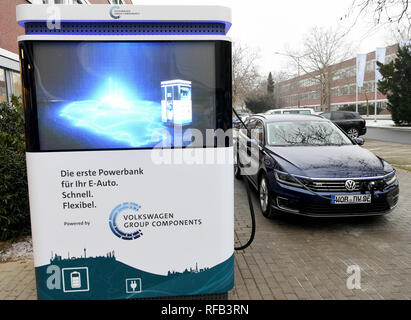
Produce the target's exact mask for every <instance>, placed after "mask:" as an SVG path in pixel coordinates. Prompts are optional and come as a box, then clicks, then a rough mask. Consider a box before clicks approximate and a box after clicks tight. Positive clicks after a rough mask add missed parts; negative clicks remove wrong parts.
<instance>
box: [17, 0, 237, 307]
mask: <svg viewBox="0 0 411 320" xmlns="http://www.w3.org/2000/svg"><path fill="white" fill-rule="evenodd" d="M17 20H18V23H19V24H20V25H21V26H23V27H24V28H25V34H24V35H23V36H20V37H19V50H20V61H21V71H22V82H23V103H24V108H25V120H26V149H27V172H28V183H29V196H30V214H31V224H32V237H33V251H34V263H35V272H36V282H37V291H38V297H39V299H128V298H148V297H171V296H190V295H203V294H222V295H224V294H226V293H227V292H228V291H229V290H231V289H232V288H233V284H234V270H233V269H234V268H233V267H234V255H233V252H234V247H233V246H234V224H233V220H234V204H233V203H234V194H233V193H234V185H233V183H234V182H233V165H232V157H233V149H232V146H230V145H218V144H216V139H213V138H212V139H206V138H204V141H202V142H201V143H199V141H198V138H199V137H200V136H204V137H205V136H206V134H207V133H209V132H210V130H214V131H215V130H219V129H221V130H223V131H224V132H226V131H227V130H229V129H231V126H232V106H231V80H232V79H231V42H230V39H229V38H228V37H227V36H226V34H227V32H228V30H229V28H230V25H231V12H230V9H228V8H225V7H218V6H216V7H213V6H131V5H124V6H110V5H82V6H75V5H55V6H48V5H20V6H18V7H17ZM173 124H174V126H173ZM221 130H220V131H221ZM194 133H196V135H195V137H194ZM199 133H201V135H199ZM194 140H196V144H195V145H194V144H193V141H194ZM213 159H214V161H213ZM218 159H225V160H224V161H218ZM194 160H195V161H194Z"/></svg>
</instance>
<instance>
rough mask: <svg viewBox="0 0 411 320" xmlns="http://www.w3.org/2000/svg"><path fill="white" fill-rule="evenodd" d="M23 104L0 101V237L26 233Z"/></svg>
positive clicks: (28, 223) (27, 226) (28, 228)
mask: <svg viewBox="0 0 411 320" xmlns="http://www.w3.org/2000/svg"><path fill="white" fill-rule="evenodd" d="M27 190H28V189H27V174H26V158H25V143H24V117H23V107H22V104H21V102H20V101H19V99H18V98H16V97H13V98H12V103H11V104H9V103H0V240H9V239H15V238H17V237H19V236H22V235H27V234H29V233H30V212H29V201H28V191H27Z"/></svg>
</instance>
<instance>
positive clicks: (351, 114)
mask: <svg viewBox="0 0 411 320" xmlns="http://www.w3.org/2000/svg"><path fill="white" fill-rule="evenodd" d="M359 117H360V115H359V114H358V113H354V112H346V113H345V119H358V118H359Z"/></svg>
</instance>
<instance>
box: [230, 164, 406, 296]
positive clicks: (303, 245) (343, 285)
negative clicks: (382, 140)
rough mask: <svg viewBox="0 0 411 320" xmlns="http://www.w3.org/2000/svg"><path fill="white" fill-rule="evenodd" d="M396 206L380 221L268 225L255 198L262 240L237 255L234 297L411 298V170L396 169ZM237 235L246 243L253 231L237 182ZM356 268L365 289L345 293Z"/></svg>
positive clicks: (242, 189) (294, 220) (298, 221)
mask: <svg viewBox="0 0 411 320" xmlns="http://www.w3.org/2000/svg"><path fill="white" fill-rule="evenodd" d="M398 175H399V180H400V184H401V195H400V200H399V205H398V207H397V208H396V209H395V210H394V211H393V212H392V213H390V214H389V215H386V216H384V217H379V218H361V219H353V218H351V219H344V220H312V219H302V218H298V217H297V218H295V217H291V216H283V217H280V218H277V219H275V220H267V219H265V218H264V217H263V216H262V215H261V212H260V210H259V207H258V203H257V196H256V194H254V195H253V199H254V206H255V208H257V209H256V220H257V234H256V238H255V241H254V243H253V244H252V246H251V248H248V249H246V250H245V251H243V252H239V253H237V254H236V267H235V276H236V286H235V289H234V290H233V291H232V292H230V294H229V297H230V299H411V232H410V231H411V212H410V211H409V209H408V208H409V207H410V205H411V198H410V197H409V195H410V192H409V191H408V190H410V188H411V172H409V171H405V170H399V171H398ZM235 199H236V206H235V209H236V235H237V238H238V239H241V240H242V243H244V242H245V241H246V240H247V237H248V235H249V228H248V227H247V226H249V225H250V219H249V213H248V205H247V197H246V193H245V186H244V185H243V182H239V181H236V183H235ZM351 265H358V266H359V268H360V275H361V289H353V290H350V289H347V279H348V277H349V276H350V275H351V274H348V273H347V268H348V267H349V266H351Z"/></svg>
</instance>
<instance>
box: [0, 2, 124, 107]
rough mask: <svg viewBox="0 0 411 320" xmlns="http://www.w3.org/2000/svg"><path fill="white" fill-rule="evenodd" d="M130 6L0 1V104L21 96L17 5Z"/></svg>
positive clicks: (22, 31)
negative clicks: (12, 97) (14, 96)
mask: <svg viewBox="0 0 411 320" xmlns="http://www.w3.org/2000/svg"><path fill="white" fill-rule="evenodd" d="M30 3H31V4H85V5H88V4H132V2H131V0H0V102H4V101H10V99H11V96H12V95H16V96H20V95H21V83H20V66H19V56H18V46H17V37H18V36H20V35H22V34H23V33H24V29H23V28H22V27H20V26H19V25H18V24H17V22H16V5H19V4H30Z"/></svg>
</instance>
